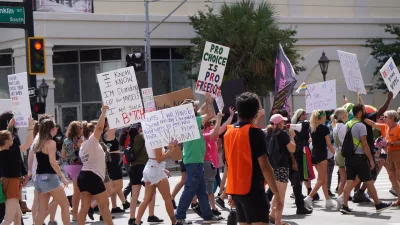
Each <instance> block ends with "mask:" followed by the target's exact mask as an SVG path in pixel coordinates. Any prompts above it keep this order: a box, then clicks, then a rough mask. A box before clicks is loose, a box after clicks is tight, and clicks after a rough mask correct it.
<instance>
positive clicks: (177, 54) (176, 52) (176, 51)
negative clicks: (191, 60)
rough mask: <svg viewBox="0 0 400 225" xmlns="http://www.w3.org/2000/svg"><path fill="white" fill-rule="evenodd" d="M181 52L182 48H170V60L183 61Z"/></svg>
mask: <svg viewBox="0 0 400 225" xmlns="http://www.w3.org/2000/svg"><path fill="white" fill-rule="evenodd" d="M181 50H183V48H171V58H172V59H183V55H182V53H181Z"/></svg>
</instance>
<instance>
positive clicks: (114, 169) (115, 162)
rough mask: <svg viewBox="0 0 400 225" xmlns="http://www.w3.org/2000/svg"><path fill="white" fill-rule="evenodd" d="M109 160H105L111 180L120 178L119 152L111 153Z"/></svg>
mask: <svg viewBox="0 0 400 225" xmlns="http://www.w3.org/2000/svg"><path fill="white" fill-rule="evenodd" d="M110 157H111V162H107V169H108V175H109V176H110V179H111V180H121V179H122V168H121V166H120V162H121V156H120V154H119V153H111V154H110Z"/></svg>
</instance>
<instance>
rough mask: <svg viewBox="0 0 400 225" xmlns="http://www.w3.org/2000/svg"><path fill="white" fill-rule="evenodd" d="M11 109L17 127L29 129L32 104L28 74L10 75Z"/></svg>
mask: <svg viewBox="0 0 400 225" xmlns="http://www.w3.org/2000/svg"><path fill="white" fill-rule="evenodd" d="M8 87H9V89H10V99H11V108H12V112H13V114H14V118H15V126H16V127H28V119H29V118H30V117H31V104H30V101H29V91H28V74H27V73H26V72H24V73H17V74H11V75H8Z"/></svg>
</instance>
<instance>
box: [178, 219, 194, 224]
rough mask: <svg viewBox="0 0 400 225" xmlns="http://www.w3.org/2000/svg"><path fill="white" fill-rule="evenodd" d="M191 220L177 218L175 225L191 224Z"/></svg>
mask: <svg viewBox="0 0 400 225" xmlns="http://www.w3.org/2000/svg"><path fill="white" fill-rule="evenodd" d="M191 224H192V221H186V220H177V221H176V225H191Z"/></svg>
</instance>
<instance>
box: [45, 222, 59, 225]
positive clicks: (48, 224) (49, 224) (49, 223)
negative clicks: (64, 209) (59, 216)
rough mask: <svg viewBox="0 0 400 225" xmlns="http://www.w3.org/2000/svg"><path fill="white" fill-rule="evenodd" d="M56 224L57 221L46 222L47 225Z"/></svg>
mask: <svg viewBox="0 0 400 225" xmlns="http://www.w3.org/2000/svg"><path fill="white" fill-rule="evenodd" d="M57 224H58V223H57V221H49V222H48V223H47V225H57Z"/></svg>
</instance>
